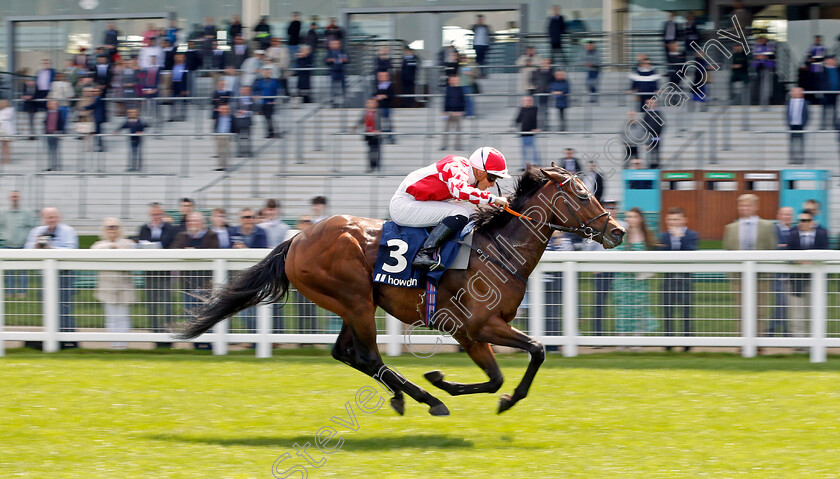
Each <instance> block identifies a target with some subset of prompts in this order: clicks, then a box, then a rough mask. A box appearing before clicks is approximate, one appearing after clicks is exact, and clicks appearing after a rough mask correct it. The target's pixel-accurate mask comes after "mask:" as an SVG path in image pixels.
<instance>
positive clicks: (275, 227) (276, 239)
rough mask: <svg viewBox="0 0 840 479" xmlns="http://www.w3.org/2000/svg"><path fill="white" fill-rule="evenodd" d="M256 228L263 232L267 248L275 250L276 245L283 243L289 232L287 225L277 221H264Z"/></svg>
mask: <svg viewBox="0 0 840 479" xmlns="http://www.w3.org/2000/svg"><path fill="white" fill-rule="evenodd" d="M257 226H259V227H260V228H262V229H263V230H265V235H266V237H267V238H266V239H267V240H268V247H269V248H275V247H276V246H277V245H279V244H280V243H282V242H283V241H285V239H286V234H287V233H288V232H289V225H287V224H286V223H283V222H282V221H280V220H278V219H275V220H272V221H266V222H263V223H260V224H259V225H257Z"/></svg>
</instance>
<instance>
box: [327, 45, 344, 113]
mask: <svg viewBox="0 0 840 479" xmlns="http://www.w3.org/2000/svg"><path fill="white" fill-rule="evenodd" d="M329 48H330V49H329V51H328V52H327V57H326V58H325V59H324V63H326V64H327V67H328V68H329V69H330V97H331V98H332V103H333V107H338V106H343V105H344V94H345V93H346V88H347V86H346V81H345V64H346V63H347V54H346V53H344V50H342V48H341V41H340V40H330V42H329Z"/></svg>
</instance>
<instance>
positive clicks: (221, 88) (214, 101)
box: [210, 79, 233, 121]
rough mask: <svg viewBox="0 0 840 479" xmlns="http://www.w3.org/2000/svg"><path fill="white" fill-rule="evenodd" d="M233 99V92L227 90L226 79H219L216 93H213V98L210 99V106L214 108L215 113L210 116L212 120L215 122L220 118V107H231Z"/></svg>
mask: <svg viewBox="0 0 840 479" xmlns="http://www.w3.org/2000/svg"><path fill="white" fill-rule="evenodd" d="M232 97H233V91H231V90H228V89H227V88H226V84H225V80H224V79H219V81H217V82H216V91H214V92H213V97H212V98H210V106H212V107H213V111H212V113H211V114H210V119H211V120H214V121H215V120H216V119H217V118H218V117H219V107H220V106H222V105H230V102H231V98H232Z"/></svg>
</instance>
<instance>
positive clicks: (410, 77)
mask: <svg viewBox="0 0 840 479" xmlns="http://www.w3.org/2000/svg"><path fill="white" fill-rule="evenodd" d="M418 63H419V60H418V59H417V55H415V54H414V50H412V49H411V48H408V47H406V49H405V52H404V54H403V59H402V66H401V67H400V79H401V80H402V93H403V95H413V94H414V90H415V88H416V83H417V65H418ZM413 105H414V98H413V97H410V98H403V99H402V106H407V107H410V106H413Z"/></svg>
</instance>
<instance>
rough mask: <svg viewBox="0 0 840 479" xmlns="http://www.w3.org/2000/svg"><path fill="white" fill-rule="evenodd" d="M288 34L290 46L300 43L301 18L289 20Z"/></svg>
mask: <svg viewBox="0 0 840 479" xmlns="http://www.w3.org/2000/svg"><path fill="white" fill-rule="evenodd" d="M286 34H288V35H289V37H288V43H289V45H290V46H295V45H299V44H300V20H294V21H292V22H289V27H288V28H286Z"/></svg>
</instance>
